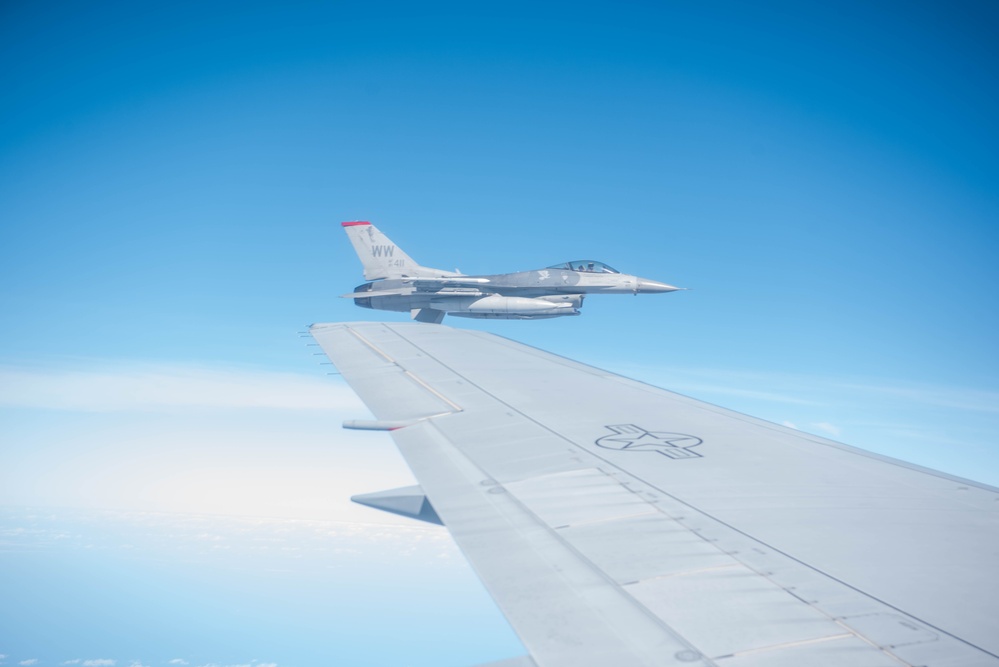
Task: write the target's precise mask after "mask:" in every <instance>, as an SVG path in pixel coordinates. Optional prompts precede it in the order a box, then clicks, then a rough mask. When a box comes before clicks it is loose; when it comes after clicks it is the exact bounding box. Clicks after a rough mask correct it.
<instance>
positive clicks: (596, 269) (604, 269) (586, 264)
mask: <svg viewBox="0 0 999 667" xmlns="http://www.w3.org/2000/svg"><path fill="white" fill-rule="evenodd" d="M548 268H549V269H562V270H569V271H582V272H583V273H621V272H620V271H618V270H617V269H614V268H612V267H609V266H607V265H606V264H604V263H603V262H594V261H593V260H592V259H577V260H574V261H572V262H566V263H564V264H556V265H555V266H549V267H548Z"/></svg>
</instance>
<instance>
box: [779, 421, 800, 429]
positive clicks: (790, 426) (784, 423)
mask: <svg viewBox="0 0 999 667" xmlns="http://www.w3.org/2000/svg"><path fill="white" fill-rule="evenodd" d="M781 423H782V424H783V425H784V426H786V427H788V428H793V429H794V430H795V431H797V430H799V429H798V425H797V424H795V423H794V422H789V421H787V420H786V419H785V420H784V421H783V422H781Z"/></svg>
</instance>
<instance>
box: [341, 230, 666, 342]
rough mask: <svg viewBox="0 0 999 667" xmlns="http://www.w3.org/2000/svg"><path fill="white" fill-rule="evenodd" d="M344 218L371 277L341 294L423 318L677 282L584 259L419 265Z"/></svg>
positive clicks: (518, 310)
mask: <svg viewBox="0 0 999 667" xmlns="http://www.w3.org/2000/svg"><path fill="white" fill-rule="evenodd" d="M342 224H343V228H344V230H345V231H346V232H347V237H348V238H349V239H350V242H351V245H353V246H354V251H355V252H356V253H357V256H358V258H359V259H360V260H361V264H362V265H363V267H364V279H365V280H366V281H368V282H366V283H364V284H363V285H358V286H357V287H356V288H355V289H354V291H353V292H352V293H350V294H344V295H343V296H344V298H349V299H353V300H354V303H355V304H356V305H358V306H362V307H364V308H375V309H378V310H394V311H401V312H409V313H410V314H411V315H412V317H413V319H415V320H417V321H420V322H434V323H440V322H441V321H442V320H443V319H444V315H445V314H447V315H454V316H457V317H473V318H480V319H522V320H532V319H546V318H552V317H564V316H567V315H579V314H580V308H582V306H583V300H584V298H585V297H586V295H588V294H649V293H661V292H674V291H676V290H678V289H680V288H677V287H673V286H672V285H667V284H666V283H661V282H657V281H655V280H648V279H646V278H639V277H638V276H632V275H628V274H624V273H621V272H619V271H617V270H616V269H614V268H612V267H610V266H609V265H607V264H604V263H603V262H598V261H596V260H586V259H584V260H574V261H569V262H562V263H560V264H556V265H553V266H548V267H545V268H542V269H536V270H533V271H518V272H515V273H502V274H493V275H481V276H466V275H463V274H461V273H458V272H455V271H443V270H441V269H434V268H430V267H426V266H421V265H419V264H418V263H417V262H416V261H415V260H413V258H412V257H410V256H409V255H407V254H406V253H405V252H404V251H403V250H402V249H401V248H399V246H397V245H396V244H395V243H393V242H392V241H391V240H390V239H389V238H388V237H387V236H385V234H384V233H382V232H381V230H379V229H378V228H377V227H375V226H374V225H372V224H371V223H370V222H366V221H356V222H344V223H342Z"/></svg>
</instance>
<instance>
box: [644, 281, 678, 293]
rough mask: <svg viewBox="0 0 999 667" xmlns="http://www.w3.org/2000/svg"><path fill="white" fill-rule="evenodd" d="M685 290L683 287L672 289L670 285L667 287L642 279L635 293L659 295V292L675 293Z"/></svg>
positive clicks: (664, 284) (663, 284)
mask: <svg viewBox="0 0 999 667" xmlns="http://www.w3.org/2000/svg"><path fill="white" fill-rule="evenodd" d="M682 289H685V288H683V287H673V286H672V285H667V284H666V283H660V282H656V281H655V280H645V279H644V278H641V279H639V281H638V289H637V290H636V291H638V292H641V293H642V294H659V293H661V292H676V291H677V290H682Z"/></svg>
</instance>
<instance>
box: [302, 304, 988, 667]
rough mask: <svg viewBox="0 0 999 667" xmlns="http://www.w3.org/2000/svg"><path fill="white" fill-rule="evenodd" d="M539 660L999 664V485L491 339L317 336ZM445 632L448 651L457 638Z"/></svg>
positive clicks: (412, 503) (399, 507)
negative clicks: (450, 640) (998, 625)
mask: <svg viewBox="0 0 999 667" xmlns="http://www.w3.org/2000/svg"><path fill="white" fill-rule="evenodd" d="M311 333H312V335H313V337H314V338H315V340H316V341H317V342H318V343H319V344H320V345H321V346H322V348H323V350H324V351H325V352H326V354H327V355H328V356H329V358H330V360H332V361H333V362H334V363H335V364H336V366H337V367H338V369H339V370H340V371H341V372H342V374H343V377H344V378H345V379H346V380H347V382H349V383H350V385H351V387H352V388H353V389H354V390H355V391H356V392H357V393H358V395H359V396H360V397H361V399H362V400H363V401H364V402H365V404H366V405H367V406H368V407H369V408H370V409H371V412H372V413H373V414H374V416H375V420H374V421H359V422H349V423H346V424H345V426H346V427H350V428H366V429H372V430H385V431H389V432H390V433H391V436H392V438H393V440H394V441H395V443H396V444H397V446H398V447H399V449H400V451H401V452H402V454H403V456H404V457H405V458H406V461H407V463H408V464H409V466H410V468H411V469H412V471H413V473H414V474H415V476H416V478H417V480H418V481H419V483H420V486H419V487H415V488H414V487H410V488H407V489H401V490H397V491H395V492H381V493H376V494H369V495H366V496H363V497H358V498H356V500H357V501H358V502H362V503H365V504H368V505H371V506H373V507H381V508H384V509H387V510H389V511H393V512H396V513H398V514H404V515H407V516H412V517H414V518H419V519H423V520H428V521H433V522H441V523H443V524H444V525H445V526H447V528H448V530H449V531H450V532H451V534H452V536H453V537H454V539H455V541H456V542H457V543H458V545H459V546H460V547H461V549H462V551H463V553H464V554H465V556H466V557H467V558H468V560H469V562H470V563H471V564H472V566H473V567H474V568H475V570H476V572H477V573H478V575H479V576H480V577H481V579H482V581H483V582H484V583H485V585H486V587H487V588H488V590H489V592H490V593H491V594H492V596H493V597H494V599H495V600H496V602H497V604H498V605H499V607H500V609H501V610H502V611H503V613H504V614H505V615H506V617H507V618H508V620H509V621H510V624H511V625H512V626H513V628H514V630H515V631H516V632H517V634H518V635H519V636H520V638H521V640H522V641H523V643H524V646H525V648H526V650H527V653H528V655H527V656H524V657H523V658H521V659H520V660H517V661H515V662H510V663H509V664H511V665H512V664H517V665H521V666H528V665H536V666H537V667H549V666H555V665H559V666H562V665H565V666H572V667H587V666H592V667H605V666H607V665H628V666H633V665H643V666H644V665H675V666H689V665H713V666H716V667H790V666H794V667H799V666H802V665H807V666H808V667H843V666H850V667H857V666H859V667H899V665H910V666H915V665H924V666H927V667H933V666H939V667H944V666H947V667H954V666H957V665H964V666H973V665H974V666H983V667H984V666H986V665H989V666H999V633H997V632H996V620H997V619H999V567H997V565H996V564H997V562H999V489H996V488H993V487H989V486H985V485H982V484H977V483H974V482H970V481H968V480H964V479H959V478H956V477H953V476H951V475H947V474H943V473H939V472H935V471H932V470H928V469H925V468H921V467H919V466H915V465H911V464H908V463H904V462H902V461H898V460H895V459H890V458H887V457H884V456H879V455H875V454H871V453H869V452H865V451H862V450H859V449H855V448H853V447H849V446H847V445H843V444H840V443H837V442H833V441H831V440H827V439H825V438H821V437H818V436H814V435H808V434H805V433H801V432H799V431H796V430H793V429H789V428H785V427H782V426H778V425H776V424H770V423H767V422H764V421H761V420H757V419H753V418H751V417H748V416H746V415H742V414H738V413H735V412H731V411H729V410H725V409H722V408H719V407H716V406H713V405H708V404H706V403H702V402H700V401H696V400H693V399H690V398H686V397H684V396H680V395H678V394H674V393H671V392H668V391H665V390H662V389H657V388H655V387H651V386H649V385H646V384H642V383H640V382H635V381H633V380H629V379H627V378H624V377H621V376H618V375H614V374H612V373H608V372H606V371H602V370H599V369H597V368H592V367H590V366H586V365H583V364H580V363H576V362H574V361H571V360H569V359H566V358H564V357H559V356H556V355H553V354H549V353H547V352H543V351H541V350H538V349H535V348H531V347H528V346H525V345H521V344H519V343H516V342H514V341H511V340H508V339H505V338H501V337H499V336H495V335H492V334H488V333H483V332H476V331H462V330H457V329H452V328H450V327H446V326H422V325H417V324H386V323H371V322H368V323H363V322H362V323H349V324H341V323H338V324H317V325H314V326H313V327H312V328H311ZM445 635H446V633H445V631H442V641H444V640H446V636H445Z"/></svg>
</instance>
